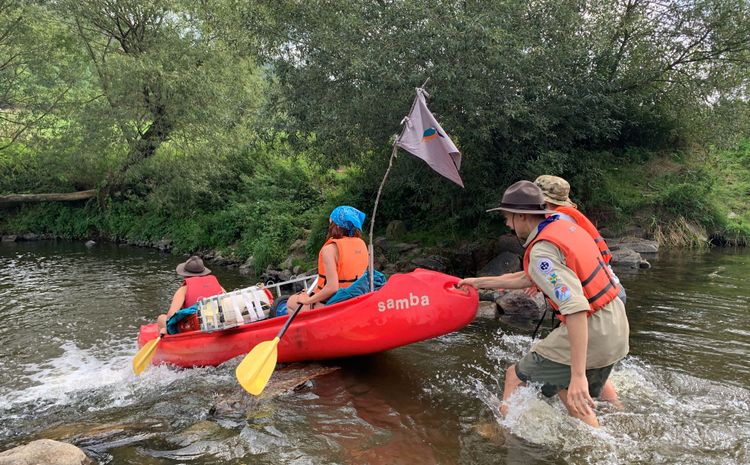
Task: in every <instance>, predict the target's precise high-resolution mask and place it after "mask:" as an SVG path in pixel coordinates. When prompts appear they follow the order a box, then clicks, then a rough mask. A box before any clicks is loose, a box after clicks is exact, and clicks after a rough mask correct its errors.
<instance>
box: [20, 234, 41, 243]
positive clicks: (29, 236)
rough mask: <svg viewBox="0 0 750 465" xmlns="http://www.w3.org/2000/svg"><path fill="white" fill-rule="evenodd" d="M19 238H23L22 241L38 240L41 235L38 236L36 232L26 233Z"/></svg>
mask: <svg viewBox="0 0 750 465" xmlns="http://www.w3.org/2000/svg"><path fill="white" fill-rule="evenodd" d="M21 239H23V240H24V241H29V242H32V241H38V240H39V239H41V236H39V234H36V233H26V234H24V235H23V236H21Z"/></svg>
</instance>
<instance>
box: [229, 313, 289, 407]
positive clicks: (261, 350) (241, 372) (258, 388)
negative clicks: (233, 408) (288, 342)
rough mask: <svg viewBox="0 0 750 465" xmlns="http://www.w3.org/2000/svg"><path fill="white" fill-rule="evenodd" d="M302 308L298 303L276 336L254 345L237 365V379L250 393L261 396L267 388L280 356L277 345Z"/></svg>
mask: <svg viewBox="0 0 750 465" xmlns="http://www.w3.org/2000/svg"><path fill="white" fill-rule="evenodd" d="M301 308H302V304H299V305H297V308H296V309H295V310H294V313H292V315H291V316H290V317H289V318H288V319H287V320H286V323H284V326H283V327H282V328H281V331H279V334H277V335H276V337H275V338H273V339H272V340H270V341H264V342H261V343H260V344H258V345H257V346H255V347H253V350H251V351H250V353H248V354H247V355H245V358H244V359H242V362H241V363H240V364H239V365H237V370H235V375H237V381H239V382H240V385H241V386H242V387H243V388H245V390H246V391H247V392H249V393H250V394H252V395H254V396H259V395H260V394H261V393H262V392H263V389H265V388H266V384H268V380H269V379H271V375H272V374H273V370H274V369H275V368H276V359H277V358H278V352H277V350H276V347H277V346H278V345H279V340H280V339H281V337H282V336H283V335H284V333H285V332H286V329H287V328H288V327H289V325H290V324H291V323H292V320H293V319H294V318H295V317H296V316H297V314H298V313H299V311H300V309H301Z"/></svg>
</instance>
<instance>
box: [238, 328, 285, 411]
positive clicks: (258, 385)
mask: <svg viewBox="0 0 750 465" xmlns="http://www.w3.org/2000/svg"><path fill="white" fill-rule="evenodd" d="M278 345H279V338H278V336H277V337H275V338H273V340H271V341H265V342H261V343H260V344H258V345H257V346H255V347H253V350H251V351H250V353H249V354H247V355H245V358H244V359H243V360H242V362H241V363H240V364H239V365H237V370H235V374H236V375H237V381H239V382H240V385H242V387H243V388H245V390H246V391H247V392H249V393H250V394H252V395H254V396H259V395H260V394H261V393H262V392H263V389H265V388H266V384H268V380H269V379H270V378H271V374H273V370H274V369H275V368H276V358H277V357H278V353H277V351H276V347H277V346H278Z"/></svg>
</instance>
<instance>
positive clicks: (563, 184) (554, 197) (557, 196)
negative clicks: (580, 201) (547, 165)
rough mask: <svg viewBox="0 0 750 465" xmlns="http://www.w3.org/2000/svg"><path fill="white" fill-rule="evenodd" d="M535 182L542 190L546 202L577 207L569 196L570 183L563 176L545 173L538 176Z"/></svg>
mask: <svg viewBox="0 0 750 465" xmlns="http://www.w3.org/2000/svg"><path fill="white" fill-rule="evenodd" d="M534 184H536V185H537V186H539V188H540V189H541V190H542V195H544V200H545V201H546V202H548V203H553V204H555V205H564V206H566V207H573V208H576V204H574V203H573V201H572V200H570V197H569V195H570V184H569V183H568V181H566V180H564V179H563V178H560V177H558V176H550V175H549V174H544V175H542V176H539V177H538V178H536V179H535V180H534Z"/></svg>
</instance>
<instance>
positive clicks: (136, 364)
mask: <svg viewBox="0 0 750 465" xmlns="http://www.w3.org/2000/svg"><path fill="white" fill-rule="evenodd" d="M162 336H164V335H163V334H159V337H157V338H156V339H153V340H151V341H148V342H147V343H146V344H144V345H143V347H141V350H139V351H138V353H137V354H135V357H133V373H135V375H136V376H138V375H140V374H141V373H142V372H143V370H145V369H146V367H147V366H149V365H150V364H151V359H152V358H154V354H155V353H156V346H157V345H159V341H161V337H162Z"/></svg>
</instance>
